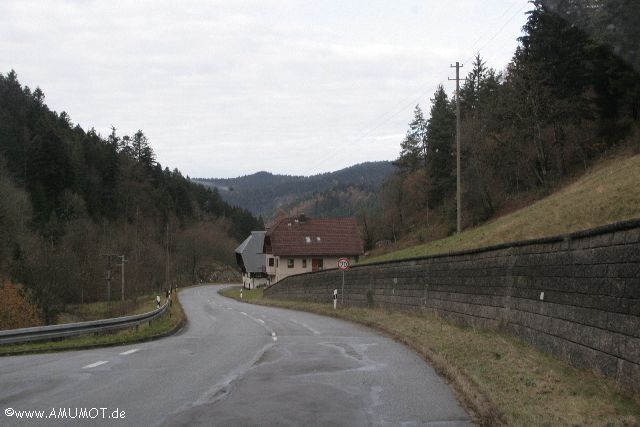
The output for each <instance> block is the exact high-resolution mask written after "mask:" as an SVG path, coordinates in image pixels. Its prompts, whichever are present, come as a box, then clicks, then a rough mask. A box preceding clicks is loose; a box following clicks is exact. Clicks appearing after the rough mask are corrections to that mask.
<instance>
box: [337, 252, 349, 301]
mask: <svg viewBox="0 0 640 427" xmlns="http://www.w3.org/2000/svg"><path fill="white" fill-rule="evenodd" d="M338 268H339V269H340V270H342V292H341V295H340V305H341V306H344V272H345V271H347V270H348V269H349V258H340V259H339V260H338Z"/></svg>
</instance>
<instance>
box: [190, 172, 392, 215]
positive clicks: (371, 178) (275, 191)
mask: <svg viewBox="0 0 640 427" xmlns="http://www.w3.org/2000/svg"><path fill="white" fill-rule="evenodd" d="M394 170H395V166H394V165H393V164H392V162H390V161H376V162H364V163H359V164H356V165H353V166H349V167H346V168H343V169H340V170H337V171H334V172H324V173H319V174H315V175H310V176H300V175H282V174H274V173H271V172H268V171H264V170H262V171H258V172H256V173H253V174H250V175H243V176H239V177H236V178H192V179H191V180H192V181H193V182H197V183H200V184H202V185H204V186H207V187H211V188H215V189H217V190H218V192H219V193H220V196H221V197H222V198H223V200H225V201H226V202H227V203H229V204H232V205H235V206H238V207H242V208H244V209H247V210H249V211H250V212H252V213H253V214H254V215H261V216H263V217H269V216H272V215H274V214H275V212H276V211H277V210H278V209H284V210H290V209H293V208H295V207H296V206H297V205H300V204H303V202H304V201H306V200H309V199H313V198H314V196H316V195H318V194H322V193H326V192H328V191H334V192H336V191H341V189H347V188H351V189H357V190H359V192H362V193H366V194H367V195H369V196H373V195H374V194H375V193H376V192H377V191H378V190H379V189H380V187H381V186H382V184H383V182H384V181H385V180H386V179H387V178H388V177H389V176H390V175H391V173H392V172H393V171H394ZM358 200H362V197H359V198H358ZM357 208H358V202H357V201H354V203H353V204H352V205H350V206H348V207H347V210H348V211H355V210H357ZM316 214H317V215H318V216H324V215H325V214H327V215H329V214H330V213H329V212H324V211H322V210H320V211H316Z"/></svg>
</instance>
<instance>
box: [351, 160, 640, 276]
mask: <svg viewBox="0 0 640 427" xmlns="http://www.w3.org/2000/svg"><path fill="white" fill-rule="evenodd" d="M639 184H640V155H635V156H633V157H628V158H624V157H622V158H621V157H616V158H613V159H609V160H607V161H604V162H602V163H601V164H599V165H597V166H596V167H595V168H594V169H592V170H591V171H590V172H589V173H587V174H586V175H584V176H582V177H581V178H579V179H578V180H577V181H575V182H574V183H572V184H570V185H568V186H566V187H564V188H562V189H561V190H559V191H557V192H555V193H553V194H551V195H550V196H548V197H545V198H544V199H542V200H539V201H538V202H536V203H533V204H532V205H530V206H528V207H526V208H523V209H520V210H518V211H516V212H513V213H511V214H509V215H505V216H503V217H500V218H498V219H496V220H495V221H492V222H489V223H486V224H484V225H481V226H479V227H475V228H471V229H468V230H466V231H464V232H463V233H460V234H456V235H453V236H450V237H447V238H444V239H440V240H435V241H432V242H428V243H425V244H421V245H417V246H412V247H409V248H406V249H401V250H398V251H394V252H390V253H387V254H384V255H380V256H374V257H372V258H368V259H364V260H362V261H361V263H360V264H368V263H372V262H378V261H390V260H398V259H403V258H414V257H420V256H427V255H434V254H438V253H446V252H455V251H460V250H465V249H475V248H480V247H484V246H491V245H495V244H499V243H506V242H515V241H519V240H527V239H535V238H540V237H545V236H553V235H558V234H564V233H570V232H573V231H579V230H585V229H588V228H593V227H597V226H600V225H605V224H610V223H612V222H617V221H623V220H628V219H634V218H639V217H640V185H639Z"/></svg>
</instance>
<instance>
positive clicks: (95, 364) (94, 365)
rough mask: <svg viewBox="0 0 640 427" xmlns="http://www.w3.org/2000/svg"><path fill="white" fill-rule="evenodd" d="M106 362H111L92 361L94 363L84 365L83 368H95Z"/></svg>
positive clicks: (106, 361)
mask: <svg viewBox="0 0 640 427" xmlns="http://www.w3.org/2000/svg"><path fill="white" fill-rule="evenodd" d="M105 363H109V361H108V360H100V361H99V362H96V363H92V364H90V365H87V366H83V367H82V369H91V368H95V367H96V366H100V365H104V364H105Z"/></svg>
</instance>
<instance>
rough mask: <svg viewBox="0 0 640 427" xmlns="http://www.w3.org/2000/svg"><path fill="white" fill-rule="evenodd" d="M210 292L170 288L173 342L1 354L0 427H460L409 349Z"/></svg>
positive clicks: (454, 408)
mask: <svg viewBox="0 0 640 427" xmlns="http://www.w3.org/2000/svg"><path fill="white" fill-rule="evenodd" d="M218 289H219V287H218V286H204V287H197V288H190V289H184V290H183V291H181V293H180V298H181V302H182V305H183V306H184V309H185V311H186V313H187V317H188V319H189V323H188V326H187V327H186V328H185V329H184V330H183V331H182V332H180V333H179V334H177V335H174V336H172V337H168V338H165V339H162V340H159V341H153V342H148V343H140V344H134V345H128V346H122V347H109V348H103V349H95V350H84V351H76V352H64V353H54V354H42V355H28V356H14V357H3V358H0V410H2V411H3V412H4V414H0V425H3V426H4V425H54V426H57V425H76V426H78V425H114V426H154V425H167V426H183V425H184V426H187V425H188V426H192V425H206V426H218V425H219V426H235V425H240V426H245V425H246V426H257V425H261V426H270V425H277V426H301V425H304V426H305V427H306V426H341V425H344V426H361V425H376V426H377V425H390V426H396V425H403V426H413V425H421V426H422V425H432V426H467V425H470V421H469V418H468V416H467V414H466V413H465V412H464V410H463V409H461V407H460V406H459V404H458V403H457V402H456V400H455V398H454V396H453V394H452V392H451V390H450V389H449V388H448V386H447V385H446V384H445V383H444V382H443V381H442V379H440V378H439V377H438V376H437V375H436V374H435V372H434V371H433V370H432V369H431V368H430V367H429V366H428V365H427V364H425V363H424V361H422V359H420V358H419V357H418V356H417V355H416V354H415V353H414V352H412V351H411V350H409V349H408V348H406V347H404V346H402V345H400V344H398V343H396V342H394V341H393V340H391V339H389V338H386V337H382V336H380V335H377V334H375V333H374V332H373V331H371V330H369V329H367V328H364V327H360V326H357V325H353V324H350V323H347V322H343V321H339V320H336V319H330V318H326V317H322V316H317V315H314V314H309V313H303V312H296V311H289V310H283V309H277V308H271V307H262V306H255V305H250V304H243V303H239V302H236V301H233V300H230V299H227V298H224V297H222V296H220V295H218V294H217V291H218ZM102 408H105V409H104V410H103V409H102ZM85 409H86V411H85ZM18 411H42V417H44V418H43V419H35V418H27V415H26V414H25V413H19V412H18ZM62 411H66V418H61V413H62ZM114 411H117V412H114ZM123 411H124V418H122V417H121V416H122V412H123ZM52 414H55V417H53V416H52ZM70 415H71V416H75V418H69V416H70ZM114 415H117V416H118V418H115V417H114ZM19 416H22V418H18V417H19ZM31 416H32V417H38V415H37V414H36V413H32V414H31ZM47 417H48V418H47ZM87 417H89V418H87Z"/></svg>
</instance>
